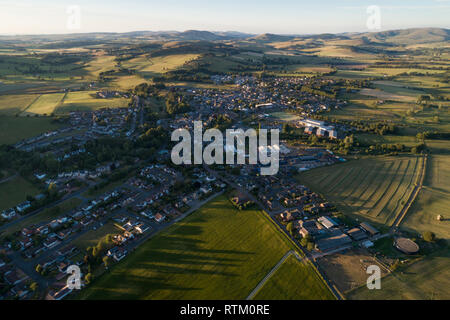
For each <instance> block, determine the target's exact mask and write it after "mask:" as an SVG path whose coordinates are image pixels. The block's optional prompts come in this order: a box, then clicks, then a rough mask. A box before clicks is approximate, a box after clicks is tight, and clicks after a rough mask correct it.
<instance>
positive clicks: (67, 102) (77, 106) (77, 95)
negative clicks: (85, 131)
mask: <svg viewBox="0 0 450 320" xmlns="http://www.w3.org/2000/svg"><path fill="white" fill-rule="evenodd" d="M128 103H129V100H128V99H125V98H112V99H97V98H96V97H95V92H90V91H77V92H69V93H68V94H67V96H66V97H65V99H64V102H63V103H62V104H61V106H60V107H59V108H57V109H56V112H57V113H67V112H70V111H90V110H96V109H100V108H121V107H126V106H128Z"/></svg>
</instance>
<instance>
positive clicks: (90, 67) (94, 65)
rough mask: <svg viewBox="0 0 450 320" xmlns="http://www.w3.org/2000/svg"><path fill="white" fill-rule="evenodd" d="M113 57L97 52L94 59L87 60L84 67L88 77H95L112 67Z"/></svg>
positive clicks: (113, 63)
mask: <svg viewBox="0 0 450 320" xmlns="http://www.w3.org/2000/svg"><path fill="white" fill-rule="evenodd" d="M114 60H115V57H114V56H108V55H106V54H98V55H97V56H96V57H94V59H92V60H91V61H89V62H88V63H87V65H86V66H85V67H84V70H85V71H86V72H87V73H88V75H89V78H91V79H93V80H94V79H97V77H98V76H99V74H100V73H102V72H105V71H109V70H112V69H114V66H115V61H114Z"/></svg>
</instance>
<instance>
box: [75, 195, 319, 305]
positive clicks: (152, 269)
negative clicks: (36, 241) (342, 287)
mask: <svg viewBox="0 0 450 320" xmlns="http://www.w3.org/2000/svg"><path fill="white" fill-rule="evenodd" d="M292 249H293V245H292V243H291V242H290V241H289V240H288V239H287V238H286V237H285V236H284V235H282V234H281V233H280V232H279V230H278V229H277V228H276V227H275V226H274V225H273V224H272V223H271V222H270V221H269V218H268V217H267V216H266V215H265V214H264V213H263V212H261V211H258V210H245V211H238V210H236V209H235V208H234V207H233V206H232V205H231V203H230V202H229V201H228V200H227V198H226V197H225V196H221V197H219V198H217V199H215V200H213V201H212V202H210V203H209V204H207V205H206V206H204V207H203V208H201V209H200V210H198V211H196V212H195V213H193V214H192V215H190V216H189V217H187V218H185V219H184V220H183V221H181V222H179V223H177V224H174V225H173V226H171V227H170V228H169V229H167V230H165V231H163V232H162V233H160V234H158V235H157V236H155V237H154V238H152V239H151V240H148V241H147V242H146V243H144V244H142V245H141V246H140V247H139V248H138V249H137V250H136V251H135V252H133V253H132V254H130V255H129V257H127V258H126V259H125V260H123V261H122V262H120V263H119V264H118V265H116V266H115V267H113V268H111V270H110V271H109V272H108V273H106V274H105V275H103V276H102V277H101V278H99V279H97V280H94V282H93V284H92V285H91V286H89V287H88V288H86V289H85V290H83V291H82V292H81V293H80V295H79V296H78V297H77V298H81V299H245V298H246V297H247V296H248V295H249V294H250V292H251V291H252V290H253V289H254V288H255V287H256V285H257V284H258V283H259V282H260V281H261V280H262V279H263V278H264V277H265V275H266V274H267V273H268V272H269V271H270V270H271V269H272V268H273V267H274V266H275V265H276V264H277V262H278V261H279V260H280V259H281V258H282V257H283V255H284V254H285V253H286V252H287V251H289V250H292ZM311 272H313V270H311ZM315 281H316V282H315V283H317V280H316V279H315ZM309 285H310V284H309V283H306V284H305V286H309ZM317 288H318V289H317V290H320V292H323V290H326V289H325V284H323V286H320V285H318V287H317Z"/></svg>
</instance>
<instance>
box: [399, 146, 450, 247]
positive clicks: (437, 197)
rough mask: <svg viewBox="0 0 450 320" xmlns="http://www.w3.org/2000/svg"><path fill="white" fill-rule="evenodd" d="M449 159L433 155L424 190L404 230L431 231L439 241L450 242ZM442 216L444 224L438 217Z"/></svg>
mask: <svg viewBox="0 0 450 320" xmlns="http://www.w3.org/2000/svg"><path fill="white" fill-rule="evenodd" d="M449 178H450V156H448V155H433V154H432V155H431V156H429V159H428V163H427V171H426V175H425V180H424V188H423V189H422V190H421V191H420V193H419V195H418V196H417V199H416V200H415V201H414V203H413V204H412V206H411V208H410V210H409V212H408V215H407V216H406V218H405V220H404V222H403V224H402V226H403V227H404V228H406V229H408V230H413V231H417V232H419V233H423V232H424V231H431V232H433V233H435V234H436V236H437V237H438V238H442V239H447V240H449V239H450V187H449V184H448V181H449ZM439 214H440V215H442V216H443V217H444V220H443V221H438V220H437V216H438V215H439Z"/></svg>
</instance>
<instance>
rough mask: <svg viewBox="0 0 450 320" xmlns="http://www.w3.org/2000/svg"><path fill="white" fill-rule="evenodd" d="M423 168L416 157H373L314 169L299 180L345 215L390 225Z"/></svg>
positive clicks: (303, 174)
mask: <svg viewBox="0 0 450 320" xmlns="http://www.w3.org/2000/svg"><path fill="white" fill-rule="evenodd" d="M421 165H422V161H418V157H416V156H401V157H370V158H365V159H362V160H352V161H349V162H347V163H343V164H339V165H334V166H330V167H323V168H318V169H313V170H311V171H307V172H304V173H302V174H300V175H299V176H298V180H299V182H300V183H302V184H305V185H307V186H310V187H311V188H312V189H313V190H315V191H317V192H319V193H321V194H323V195H324V196H325V197H326V198H327V199H328V200H329V201H331V202H333V203H336V205H337V207H338V208H339V210H341V211H342V212H343V213H345V214H349V215H351V216H354V217H356V218H363V220H370V221H372V222H375V223H377V224H381V225H390V224H392V222H393V221H394V219H395V217H396V216H397V215H398V214H399V213H400V211H401V210H402V208H403V204H405V202H406V200H407V199H408V197H409V196H410V194H411V192H412V190H413V188H414V184H415V183H416V180H417V175H418V173H419V169H420V168H421Z"/></svg>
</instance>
